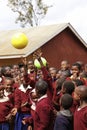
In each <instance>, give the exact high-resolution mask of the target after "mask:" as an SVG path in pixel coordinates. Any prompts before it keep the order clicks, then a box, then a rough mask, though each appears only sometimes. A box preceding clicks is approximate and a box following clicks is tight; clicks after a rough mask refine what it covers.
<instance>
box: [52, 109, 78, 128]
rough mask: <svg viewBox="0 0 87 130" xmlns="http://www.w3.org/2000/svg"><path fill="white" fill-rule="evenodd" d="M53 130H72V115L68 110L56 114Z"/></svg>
mask: <svg viewBox="0 0 87 130" xmlns="http://www.w3.org/2000/svg"><path fill="white" fill-rule="evenodd" d="M54 130H73V115H72V113H71V112H70V110H62V111H60V112H59V113H58V115H57V117H56V120H55V124H54ZM77 130H79V129H77Z"/></svg>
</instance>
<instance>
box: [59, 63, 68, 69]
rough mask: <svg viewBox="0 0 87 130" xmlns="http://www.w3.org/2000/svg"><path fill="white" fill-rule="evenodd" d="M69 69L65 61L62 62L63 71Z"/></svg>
mask: <svg viewBox="0 0 87 130" xmlns="http://www.w3.org/2000/svg"><path fill="white" fill-rule="evenodd" d="M67 68H68V64H67V62H65V61H62V62H61V70H66V69H67Z"/></svg>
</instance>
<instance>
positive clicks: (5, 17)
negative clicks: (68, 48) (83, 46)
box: [0, 0, 87, 43]
mask: <svg viewBox="0 0 87 130" xmlns="http://www.w3.org/2000/svg"><path fill="white" fill-rule="evenodd" d="M43 1H44V3H46V4H48V5H52V7H51V8H49V10H48V13H47V15H46V16H45V18H44V19H43V20H41V24H40V25H50V24H60V23H70V24H71V25H72V26H73V27H74V29H75V30H76V31H77V32H78V34H79V35H80V36H81V37H82V38H83V40H84V41H85V42H86V43H87V30H86V29H87V21H86V19H87V0H43ZM16 18H17V14H16V13H14V12H12V11H11V9H10V8H9V7H8V6H7V0H0V30H9V29H10V30H11V29H17V28H20V25H19V24H15V19H16Z"/></svg>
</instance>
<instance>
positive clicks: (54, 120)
mask: <svg viewBox="0 0 87 130" xmlns="http://www.w3.org/2000/svg"><path fill="white" fill-rule="evenodd" d="M33 56H34V59H37V60H38V61H39V63H40V64H41V68H36V67H35V65H34V62H33V60H30V61H27V60H26V58H22V63H21V64H15V65H12V66H11V65H10V66H3V67H0V130H86V129H87V64H85V65H84V64H83V63H82V61H76V62H75V63H73V64H72V65H71V66H70V64H69V62H68V61H67V60H63V61H62V62H61V64H60V68H55V67H51V66H49V65H48V64H47V66H44V64H43V62H42V60H41V56H42V53H41V52H39V51H37V52H35V53H34V55H33Z"/></svg>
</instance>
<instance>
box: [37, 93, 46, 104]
mask: <svg viewBox="0 0 87 130" xmlns="http://www.w3.org/2000/svg"><path fill="white" fill-rule="evenodd" d="M43 98H47V94H45V95H43V96H42V97H40V98H39V99H38V102H39V101H40V100H42V99H43Z"/></svg>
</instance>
